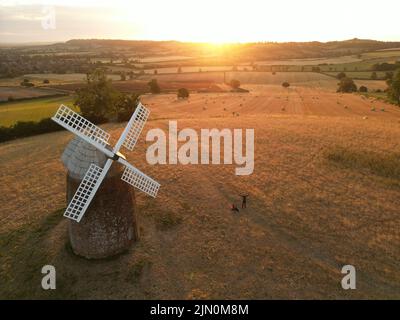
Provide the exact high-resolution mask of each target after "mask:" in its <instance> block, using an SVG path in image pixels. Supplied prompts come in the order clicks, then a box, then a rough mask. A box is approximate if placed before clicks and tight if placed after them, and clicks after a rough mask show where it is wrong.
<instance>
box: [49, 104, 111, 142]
mask: <svg viewBox="0 0 400 320" xmlns="http://www.w3.org/2000/svg"><path fill="white" fill-rule="evenodd" d="M52 119H53V120H54V121H55V122H57V123H58V124H59V125H61V126H62V127H64V128H65V129H67V130H69V131H71V132H72V133H75V134H77V135H79V136H80V137H82V138H84V139H85V140H86V141H87V142H89V143H90V142H95V143H98V144H100V145H102V146H103V147H106V146H107V145H108V140H109V139H110V134H109V133H107V132H106V131H104V130H103V129H101V128H99V127H98V126H96V125H95V124H93V123H91V122H90V121H89V120H86V119H85V118H84V117H82V116H81V115H80V114H78V113H76V112H75V111H74V110H72V109H70V108H68V107H67V106H64V105H63V104H62V105H61V106H60V107H59V108H58V110H57V112H56V114H55V115H54V116H53V117H52Z"/></svg>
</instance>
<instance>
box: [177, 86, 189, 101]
mask: <svg viewBox="0 0 400 320" xmlns="http://www.w3.org/2000/svg"><path fill="white" fill-rule="evenodd" d="M177 96H178V99H186V98H189V90H188V89H186V88H180V89H179V90H178V94H177Z"/></svg>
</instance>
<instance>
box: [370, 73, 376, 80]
mask: <svg viewBox="0 0 400 320" xmlns="http://www.w3.org/2000/svg"><path fill="white" fill-rule="evenodd" d="M371 79H372V80H376V79H378V75H377V74H376V72H375V71H374V72H372V74H371Z"/></svg>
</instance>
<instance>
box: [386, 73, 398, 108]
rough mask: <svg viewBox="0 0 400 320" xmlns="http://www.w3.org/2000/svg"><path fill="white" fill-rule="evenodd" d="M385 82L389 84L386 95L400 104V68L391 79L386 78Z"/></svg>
mask: <svg viewBox="0 0 400 320" xmlns="http://www.w3.org/2000/svg"><path fill="white" fill-rule="evenodd" d="M387 84H388V86H389V89H388V91H387V94H388V97H389V98H390V99H392V100H393V101H394V102H395V103H397V105H398V106H400V70H399V71H397V73H396V75H395V76H393V79H389V80H387Z"/></svg>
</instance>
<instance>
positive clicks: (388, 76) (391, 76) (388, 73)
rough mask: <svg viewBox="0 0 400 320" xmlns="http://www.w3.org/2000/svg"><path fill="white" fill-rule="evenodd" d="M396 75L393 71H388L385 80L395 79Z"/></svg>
mask: <svg viewBox="0 0 400 320" xmlns="http://www.w3.org/2000/svg"><path fill="white" fill-rule="evenodd" d="M393 75H394V73H393V72H392V71H388V72H386V73H385V80H390V79H393Z"/></svg>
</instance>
